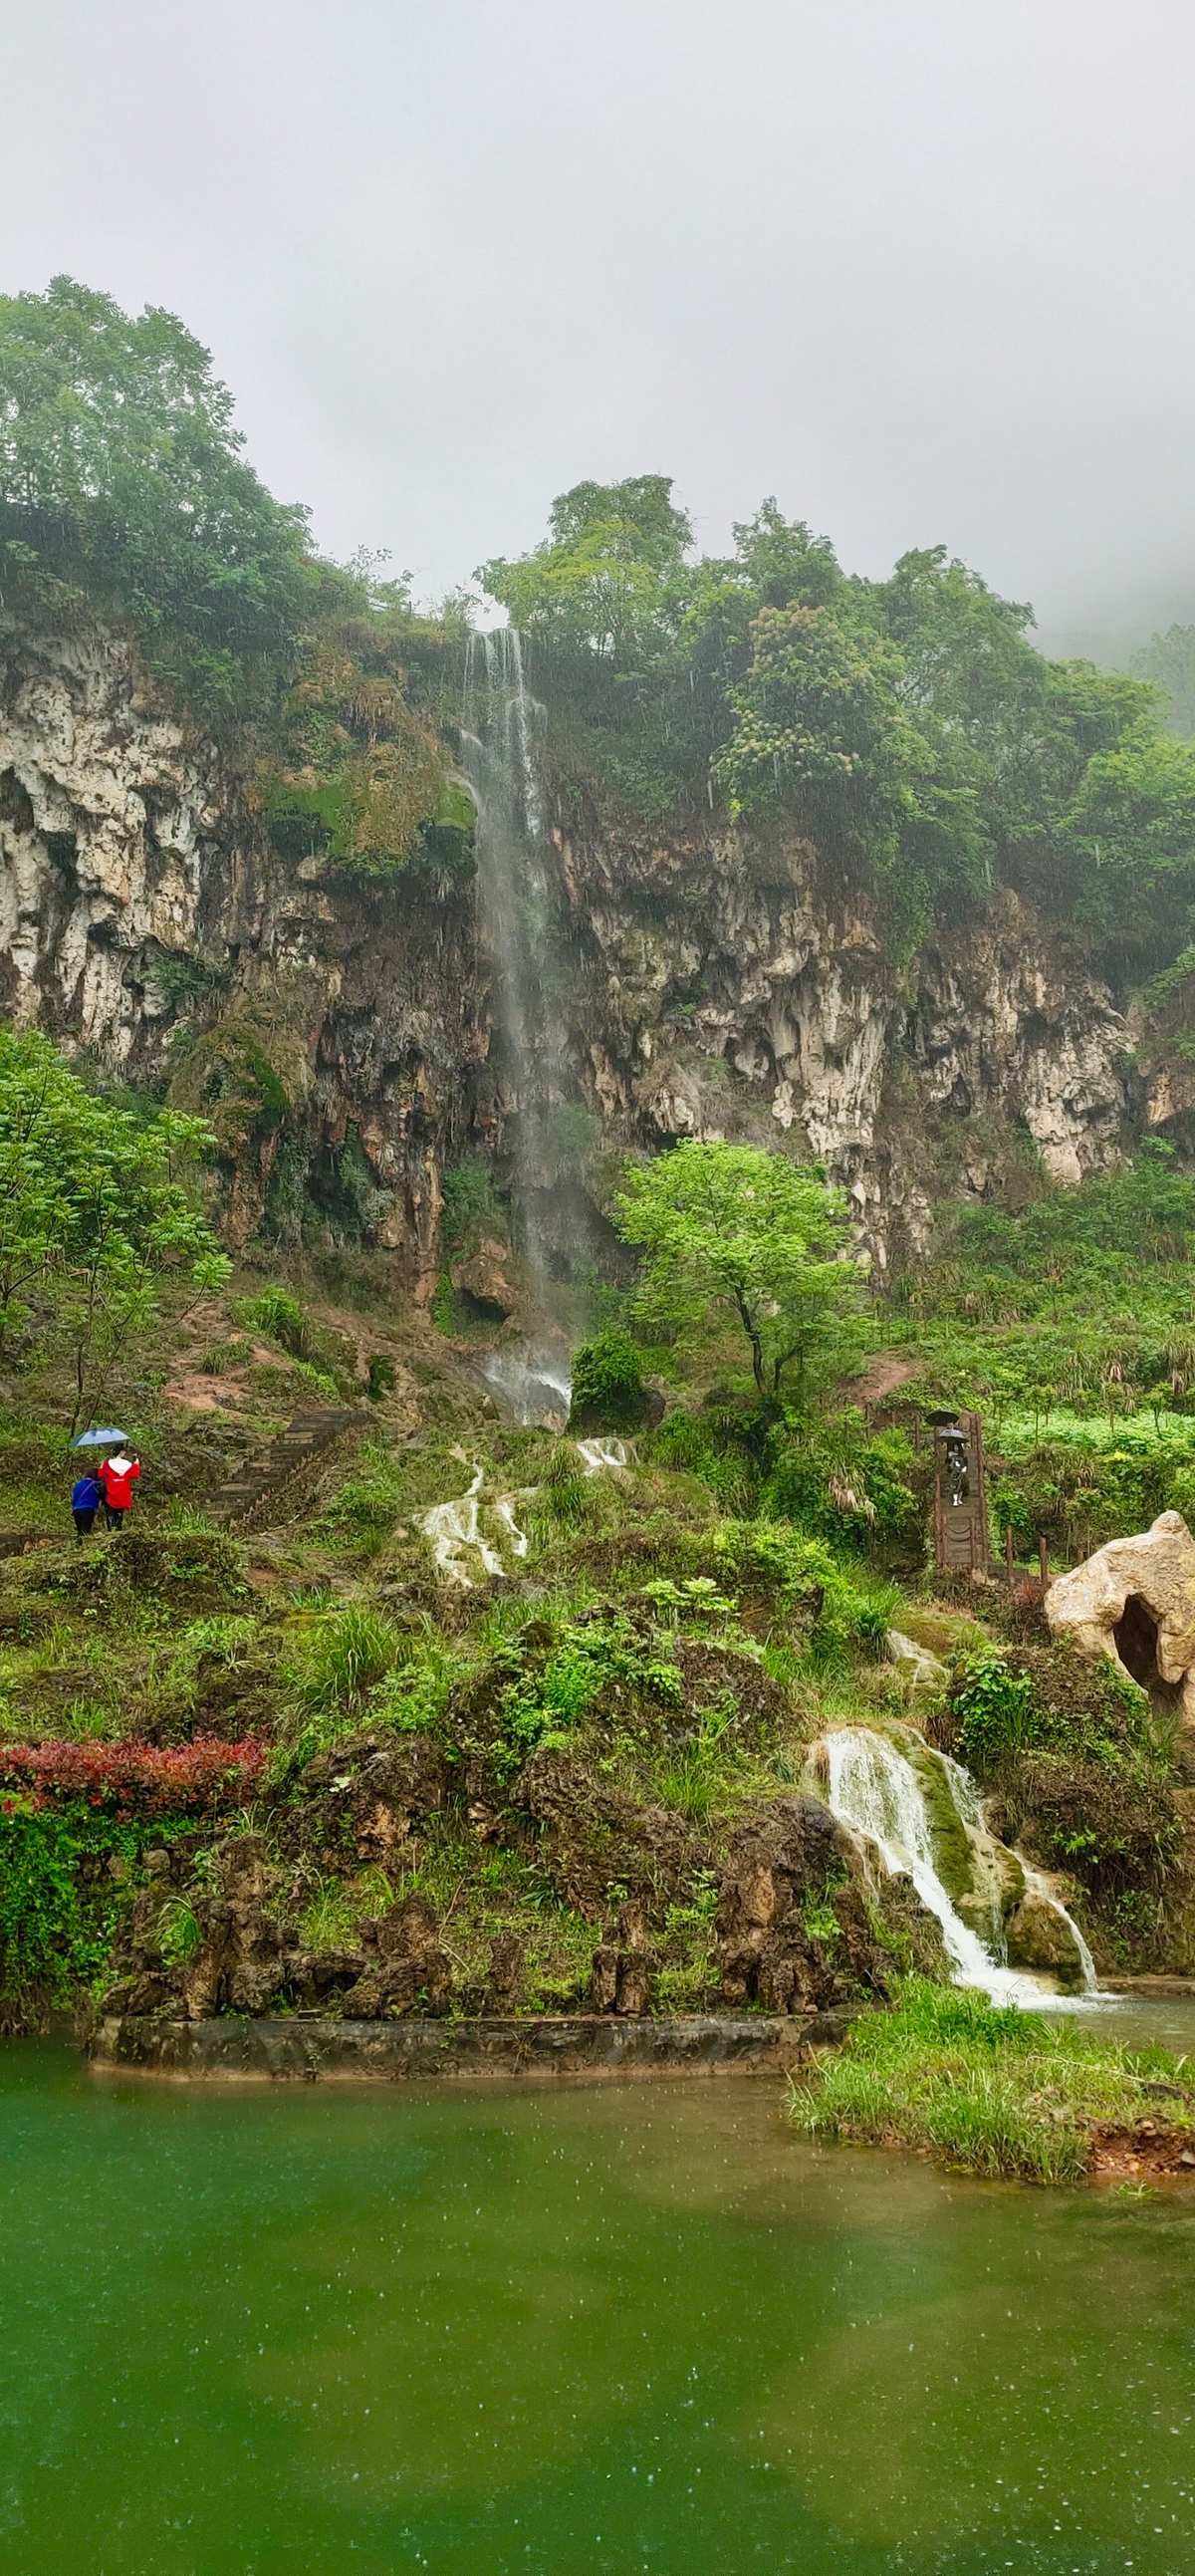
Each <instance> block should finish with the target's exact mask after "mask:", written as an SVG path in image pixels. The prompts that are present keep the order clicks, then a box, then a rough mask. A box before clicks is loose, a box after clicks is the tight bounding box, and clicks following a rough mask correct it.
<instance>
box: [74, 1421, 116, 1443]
mask: <svg viewBox="0 0 1195 2576" xmlns="http://www.w3.org/2000/svg"><path fill="white" fill-rule="evenodd" d="M128 1436H129V1435H128V1432H127V1431H117V1430H116V1429H115V1428H114V1426H113V1425H112V1424H111V1423H109V1425H108V1428H107V1430H106V1431H81V1432H80V1433H79V1437H78V1439H77V1440H72V1442H71V1447H72V1449H113V1448H115V1449H119V1448H121V1447H122V1446H123V1443H124V1442H125V1441H126V1440H127V1439H128Z"/></svg>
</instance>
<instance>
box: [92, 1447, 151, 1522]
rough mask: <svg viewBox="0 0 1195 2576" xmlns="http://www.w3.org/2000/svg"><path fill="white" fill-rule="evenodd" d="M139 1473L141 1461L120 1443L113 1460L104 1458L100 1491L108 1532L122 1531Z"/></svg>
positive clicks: (130, 1506)
mask: <svg viewBox="0 0 1195 2576" xmlns="http://www.w3.org/2000/svg"><path fill="white" fill-rule="evenodd" d="M140 1473H141V1460H140V1459H139V1457H138V1455H137V1452H136V1450H135V1449H126V1448H125V1446H124V1443H123V1441H122V1443H121V1446H120V1448H119V1449H118V1450H117V1452H116V1456H115V1457H114V1458H105V1460H104V1463H103V1466H102V1467H101V1469H100V1475H99V1482H100V1489H101V1491H102V1493H103V1497H104V1519H105V1521H106V1522H107V1524H108V1527H109V1529H110V1530H118V1529H123V1528H124V1524H125V1516H126V1514H127V1513H128V1512H129V1511H131V1509H132V1504H133V1487H134V1485H135V1484H136V1482H137V1478H138V1476H139V1475H140Z"/></svg>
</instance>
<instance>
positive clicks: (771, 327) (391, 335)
mask: <svg viewBox="0 0 1195 2576" xmlns="http://www.w3.org/2000/svg"><path fill="white" fill-rule="evenodd" d="M3 14H4V21H5V24H4V28H3V30H2V31H0V82H2V84H3V91H4V96H5V113H4V175H3V206H4V213H3V219H2V238H3V244H4V257H3V261H2V263H0V283H2V284H3V285H4V286H6V287H9V288H13V289H15V288H18V287H43V286H44V285H45V284H46V281H47V280H48V278H49V277H50V276H51V275H52V274H53V273H54V272H55V271H56V270H59V269H66V270H69V271H71V272H72V273H73V274H74V275H75V276H77V277H80V278H83V279H84V280H86V282H87V283H88V284H90V285H93V286H97V287H102V288H104V289H106V290H107V291H108V292H110V293H111V294H113V295H115V296H116V297H117V298H118V300H119V301H120V302H121V303H123V304H125V305H127V306H130V307H133V308H137V309H139V308H140V306H141V305H142V304H143V303H145V302H152V303H160V304H165V305H168V306H170V307H171V308H172V309H173V310H175V311H176V312H178V313H179V314H181V315H182V317H183V318H184V320H185V321H186V322H187V323H188V324H189V325H190V327H191V328H192V329H193V330H194V331H196V332H197V333H198V335H199V336H200V338H201V339H203V340H204V341H205V342H207V343H208V345H209V346H210V347H211V349H212V351H213V353H214V356H215V360H216V364H217V368H218V370H219V372H220V373H221V374H222V375H223V376H225V377H226V378H227V380H228V381H229V382H230V384H231V385H232V386H233V388H234V391H235V393H236V396H237V402H238V414H239V419H240V422H241V425H242V427H243V428H244V429H245V431H246V432H247V434H248V440H249V452H250V455H251V457H252V459H253V462H254V463H255V464H256V466H257V467H258V470H259V471H260V472H261V474H262V475H263V476H264V477H265V479H266V481H267V482H268V483H269V484H270V486H271V488H272V489H273V490H274V491H276V492H277V493H278V494H279V496H280V497H281V498H283V499H288V500H291V499H301V500H305V501H307V502H309V503H310V505H311V507H312V509H313V511H314V520H315V529H316V534H317V537H318V539H319V541H320V542H321V544H322V545H323V546H325V547H326V548H328V549H329V550H331V551H332V552H334V553H337V554H339V555H345V554H348V553H350V552H351V551H352V550H353V549H354V548H355V547H356V546H358V545H360V544H361V543H363V542H364V543H369V544H371V545H375V546H385V547H388V548H389V549H390V550H391V552H392V556H393V559H394V566H395V568H399V567H403V566H407V565H409V566H410V567H411V568H412V570H413V572H414V575H415V581H416V588H417V590H418V591H419V592H420V593H421V594H424V595H428V594H434V593H436V592H438V591H443V590H445V589H446V588H448V587H450V586H451V585H453V584H455V583H457V582H458V581H461V580H464V579H467V578H468V576H469V575H470V574H471V572H472V570H473V567H474V565H475V564H476V563H477V562H478V560H479V559H480V558H481V557H482V556H483V555H485V554H489V553H494V552H503V553H510V552H516V551H519V550H521V549H522V548H523V547H525V546H527V545H529V544H531V543H533V542H534V541H535V540H536V539H537V537H538V536H539V535H540V534H541V533H542V531H543V526H544V521H545V517H546V512H547V508H548V505H549V503H550V501H551V498H552V496H553V494H554V493H556V492H557V491H560V490H561V489H563V488H564V487H566V486H567V485H568V484H569V483H572V482H576V481H578V480H579V479H580V478H581V477H582V476H585V475H595V476H599V477H601V478H603V479H605V478H608V477H612V476H616V475H622V474H627V473H639V472H648V471H651V472H665V473H671V474H673V475H674V476H675V478H676V483H677V488H678V492H679V494H680V496H681V497H682V498H683V500H684V501H685V502H686V503H687V505H688V506H689V508H690V509H691V510H692V512H693V515H694V518H695V521H696V526H697V534H698V539H699V542H700V543H701V544H702V546H703V547H705V548H706V549H707V550H717V549H719V548H721V547H723V546H724V545H725V544H726V543H727V541H728V535H729V525H730V521H731V520H732V519H733V518H736V517H740V518H741V517H746V516H748V515H749V514H750V512H751V511H752V510H753V509H754V507H755V506H756V505H757V503H758V502H759V500H760V498H761V497H762V496H763V495H764V494H765V493H768V492H775V493H776V495H777V496H778V498H779V500H780V502H781V504H782V506H783V507H784V508H785V509H786V510H787V511H788V512H789V513H790V514H791V515H793V516H797V517H804V518H807V519H809V520H810V521H811V522H812V523H813V525H814V527H815V528H817V529H819V530H825V531H826V532H828V533H829V534H830V535H831V536H832V537H833V538H834V540H835V542H836V544H837V546H838V549H839V553H840V555H841V556H842V559H843V561H844V562H845V564H846V565H847V566H848V568H849V569H852V570H862V571H868V572H882V571H884V570H886V569H887V567H888V566H889V565H890V563H891V561H892V560H893V558H894V557H895V556H896V555H897V554H898V553H899V552H900V551H901V550H902V548H904V547H906V546H908V545H912V544H929V543H933V542H935V541H939V540H941V541H944V542H945V543H946V544H947V545H948V546H949V547H950V548H951V550H952V551H954V552H958V553H960V554H963V555H965V556H966V557H967V558H968V559H969V560H970V561H972V562H973V563H975V564H976V565H978V567H979V568H980V569H981V570H982V571H983V572H984V573H985V574H986V575H987V576H988V578H989V579H990V580H992V581H993V582H994V583H996V585H997V586H998V587H999V588H1001V589H1003V590H1005V591H1007V592H1009V593H1011V594H1012V595H1013V596H1015V597H1026V598H1032V599H1033V600H1034V601H1035V602H1036V604H1037V607H1038V611H1039V618H1040V621H1041V625H1042V628H1043V631H1044V634H1045V636H1046V637H1047V639H1048V640H1050V641H1053V642H1055V643H1056V644H1063V643H1067V642H1070V641H1073V640H1075V639H1076V638H1079V639H1083V640H1090V641H1092V642H1096V641H1098V640H1099V639H1100V638H1101V637H1106V638H1113V637H1116V636H1117V635H1119V634H1122V633H1130V632H1132V631H1135V630H1136V629H1138V628H1139V627H1140V626H1141V625H1142V624H1143V623H1144V624H1145V625H1146V626H1148V624H1150V623H1152V622H1155V621H1156V619H1157V618H1159V617H1162V618H1165V619H1169V618H1170V617H1171V616H1176V615H1177V616H1185V617H1187V618H1195V476H1193V474H1192V454H1193V451H1195V332H1193V331H1192V327H1191V323H1192V314H1191V301H1192V298H1191V279H1192V266H1193V242H1195V228H1193V223H1192V216H1193V213H1195V179H1193V177H1192V148H1191V122H1192V115H1191V94H1192V74H1193V73H1195V11H1192V8H1191V6H1190V0H1136V5H1135V6H1134V7H1132V8H1130V7H1128V6H1127V5H1126V0H737V5H736V0H721V5H720V6H718V7H716V8H715V7H712V6H708V5H706V0H587V5H585V6H583V7H578V6H575V5H574V4H573V0H418V5H415V0H339V5H332V0H319V5H315V4H314V0H198V5H196V0H188V5H186V6H182V5H180V0H104V5H103V6H102V7H97V6H95V5H94V0H36V6H34V5H32V0H28V4H27V5H22V0H8V7H7V10H6V11H5V12H4V13H3Z"/></svg>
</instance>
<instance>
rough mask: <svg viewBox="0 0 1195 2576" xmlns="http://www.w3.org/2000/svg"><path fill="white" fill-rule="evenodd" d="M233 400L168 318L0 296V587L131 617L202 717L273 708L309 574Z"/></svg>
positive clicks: (64, 282) (306, 597)
mask: <svg viewBox="0 0 1195 2576" xmlns="http://www.w3.org/2000/svg"><path fill="white" fill-rule="evenodd" d="M243 444H244V442H243V439H242V437H241V434H240V432H239V431H238V430H236V429H234V427H233V424H232V397H231V395H230V393H229V392H228V390H227V388H226V386H224V385H222V384H221V383H220V382H219V380H218V378H216V377H215V376H214V375H213V373H212V365H211V359H210V356H209V354H208V351H207V350H206V349H204V348H202V347H201V346H200V344H199V342H198V341H197V340H195V339H193V338H192V336H191V334H190V332H189V331H187V330H186V329H184V326H183V324H182V323H181V322H179V321H177V320H176V318H175V316H174V315H173V314H171V313H166V312H163V311H161V310H160V309H159V308H157V307H154V306H148V307H147V308H146V310H145V311H144V312H143V313H142V314H140V315H139V316H137V318H136V319H134V318H132V317H131V316H130V315H128V314H126V313H123V312H122V311H121V309H120V307H119V305H117V304H115V303H113V301H112V299H111V297H110V296H107V295H99V294H95V293H93V292H92V291H91V290H90V289H89V288H87V287H85V286H81V285H79V284H77V283H76V281H75V280H74V279H73V278H69V277H56V278H54V279H53V281H52V283H51V284H50V286H49V287H48V288H47V290H46V292H45V294H44V295H35V294H27V295H10V296H3V297H0V579H2V582H3V590H4V594H5V596H6V597H7V598H9V599H16V600H18V601H20V600H26V601H33V602H35V603H37V604H39V605H41V606H46V607H49V608H50V609H51V610H56V611H58V612H59V613H61V611H62V609H63V607H64V605H65V604H67V603H68V602H69V599H70V598H71V597H72V596H74V597H78V596H79V595H82V596H83V597H84V598H85V599H86V600H87V602H88V603H89V604H90V605H91V606H93V607H96V608H98V609H101V610H103V611H105V612H106V613H109V614H115V615H117V616H119V617H125V618H127V619H128V621H129V623H130V625H131V626H132V628H133V630H134V632H135V633H136V635H137V637H138V638H139V640H140V642H141V645H142V647H143V648H144V650H145V653H146V656H147V658H148V660H149V661H150V662H151V663H152V665H153V667H154V669H155V670H156V671H157V672H158V673H159V674H161V675H162V676H163V677H164V678H165V679H167V680H168V681H170V682H171V683H174V684H176V685H177V687H178V688H179V690H180V692H181V693H182V695H183V696H184V697H185V698H186V699H187V700H188V702H189V703H190V704H192V705H193V706H194V707H195V708H196V709H197V711H199V712H201V713H202V714H203V715H204V716H205V717H206V718H208V719H213V718H215V717H219V716H227V715H228V714H229V713H230V712H231V711H233V710H234V709H235V710H237V711H239V712H241V713H243V712H244V711H245V709H246V706H247V705H249V704H251V703H254V702H256V701H258V700H261V701H262V702H266V701H272V699H273V697H274V695H275V694H276V691H277V687H278V683H279V677H280V675H284V674H285V673H287V672H288V671H289V669H290V667H291V665H292V663H293V661H294V657H295V652H296V648H297V641H298V635H299V631H300V627H301V624H302V620H303V616H304V613H305V609H306V607H307V605H308V603H309V601H310V598H311V595H312V589H313V584H314V581H315V578H316V576H315V567H314V566H313V564H312V563H311V561H310V558H309V552H308V530H307V518H306V513H305V512H304V511H303V510H301V509H298V508H287V507H284V506H283V505H282V504H281V503H279V502H277V501H275V500H273V499H272V497H271V495H270V494H269V493H268V492H267V491H266V489H265V486H264V484H262V483H260V482H259V481H258V478H257V476H256V474H255V473H254V472H253V470H252V467H251V466H249V465H248V464H246V462H245V460H244V457H243V455H242V453H241V450H242V447H243Z"/></svg>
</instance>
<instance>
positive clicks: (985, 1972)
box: [811, 1726, 1096, 2004]
mask: <svg viewBox="0 0 1195 2576" xmlns="http://www.w3.org/2000/svg"><path fill="white" fill-rule="evenodd" d="M811 1763H812V1768H813V1772H814V1776H815V1779H816V1782H817V1785H818V1787H819V1788H820V1789H821V1791H822V1794H823V1795H824V1796H825V1798H826V1802H827V1804H828V1806H829V1807H830V1810H831V1813H832V1814H833V1815H834V1816H836V1817H837V1819H838V1821H839V1823H840V1824H843V1825H846V1826H848V1827H849V1829H850V1831H851V1832H852V1833H853V1834H855V1835H857V1836H858V1837H859V1839H860V1840H861V1841H862V1842H863V1843H864V1845H865V1846H868V1847H869V1848H870V1849H871V1850H873V1851H874V1852H876V1853H878V1855H879V1859H880V1861H881V1863H882V1866H883V1868H884V1870H885V1872H886V1873H887V1874H888V1875H889V1876H896V1875H897V1874H900V1875H903V1876H904V1877H907V1878H908V1879H910V1880H911V1881H912V1884H913V1886H914V1888H915V1889H916V1891H917V1894H918V1896H919V1897H920V1899H921V1902H922V1904H923V1905H924V1906H925V1907H926V1909H927V1911H928V1912H929V1913H930V1914H932V1915H933V1917H934V1919H935V1921H936V1922H937V1923H938V1924H939V1925H940V1927H941V1932H942V1938H943V1941H944V1943H945V1947H946V1952H947V1956H948V1958H949V1959H950V1962H951V1965H952V1967H953V1969H954V1974H955V1978H956V1981H957V1983H958V1984H959V1985H965V1986H979V1987H981V1988H982V1989H983V1990H984V1992H985V1993H986V1994H989V1995H991V1996H992V1998H993V2000H994V2001H996V2002H999V2003H1019V2004H1035V2003H1040V2002H1041V2000H1042V1988H1041V1984H1040V1982H1039V1981H1038V1979H1037V1978H1036V1976H1033V1975H1029V1974H1026V1973H1024V1972H1023V1971H1018V1970H1017V1969H1016V1968H1013V1967H1010V1966H1009V1964H1008V1940H1007V1928H1006V1927H1007V1925H1008V1923H1009V1922H1010V1921H1015V1920H1016V1918H1017V1916H1018V1914H1019V1913H1020V1912H1021V1911H1022V1909H1023V1908H1024V1907H1025V1906H1026V1904H1027V1903H1028V1904H1029V1906H1030V1911H1031V1912H1033V1911H1034V1909H1036V1908H1040V1909H1041V1911H1042V1913H1043V1914H1044V1915H1046V1916H1047V1917H1048V1918H1049V1920H1050V1922H1051V1924H1052V1926H1053V1931H1054V1940H1053V1942H1052V1944H1042V1947H1041V1950H1040V1952H1039V1954H1038V1955H1039V1957H1040V1964H1041V1965H1042V1966H1043V1967H1046V1966H1047V1965H1048V1967H1049V1968H1050V1969H1051V1970H1052V1971H1053V1973H1054V1974H1055V1975H1057V1976H1058V1977H1059V1978H1060V1980H1061V1982H1062V1983H1063V1984H1064V1985H1067V1986H1069V1987H1071V1988H1077V1989H1080V1990H1081V1991H1082V1992H1084V1993H1087V1994H1093V1993H1094V1992H1095V1991H1096V1978H1095V1969H1094V1967H1093V1964H1092V1959H1091V1953H1090V1951H1089V1950H1088V1948H1087V1944H1086V1942H1085V1941H1084V1939H1083V1936H1082V1934H1081V1932H1080V1931H1079V1929H1078V1926H1077V1925H1076V1924H1074V1923H1073V1922H1072V1921H1071V1918H1070V1916H1069V1914H1068V1913H1067V1912H1066V1909H1065V1907H1064V1906H1062V1905H1061V1904H1060V1903H1059V1901H1058V1899H1057V1897H1055V1896H1054V1894H1053V1893H1052V1891H1051V1890H1050V1888H1049V1887H1048V1885H1047V1883H1046V1881H1045V1880H1044V1879H1043V1878H1042V1876H1041V1873H1040V1872H1039V1871H1036V1870H1034V1869H1033V1868H1032V1866H1031V1864H1030V1863H1029V1862H1027V1861H1025V1860H1023V1859H1022V1857H1021V1855H1020V1853H1019V1852H1013V1851H1010V1850H1007V1848H1006V1847H1005V1846H1004V1845H1003V1844H1000V1843H997V1842H996V1841H995V1839H994V1837H993V1836H992V1835H990V1834H989V1833H988V1832H987V1830H986V1828H985V1826H984V1824H983V1820H982V1815H981V1812H980V1806H979V1799H978V1794H977V1792H976V1789H975V1784H974V1782H973V1780H971V1778H970V1776H969V1774H968V1773H967V1772H965V1771H964V1770H963V1768H962V1766H961V1764H959V1763H957V1762H952V1761H951V1760H950V1759H949V1757H948V1756H947V1755H944V1754H936V1753H931V1752H930V1750H929V1748H928V1747H926V1746H922V1745H921V1744H920V1743H919V1742H918V1743H917V1745H916V1746H915V1747H914V1746H913V1745H912V1744H911V1746H910V1752H909V1753H905V1752H903V1751H902V1750H901V1749H900V1747H899V1746H898V1745H897V1744H895V1743H893V1741H892V1740H891V1738H890V1737H889V1736H887V1735H880V1734H877V1733H876V1732H875V1730H874V1729H873V1728H871V1727H867V1726H845V1727H837V1728H834V1729H832V1730H831V1731H830V1732H829V1733H828V1734H826V1735H824V1736H823V1737H822V1738H821V1739H820V1741H819V1742H818V1743H817V1744H816V1745H815V1746H814V1748H813V1753H812V1756H811ZM935 1811H936V1812H935ZM944 1873H945V1875H944ZM947 1878H949V1880H950V1882H951V1883H950V1884H949V1885H948V1884H947V1883H946V1882H947ZM1047 1950H1048V1952H1049V1955H1048V1957H1047V1955H1046V1953H1047ZM1037 1964H1038V1958H1037V1957H1035V1959H1034V1965H1035V1966H1036V1965H1037Z"/></svg>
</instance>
